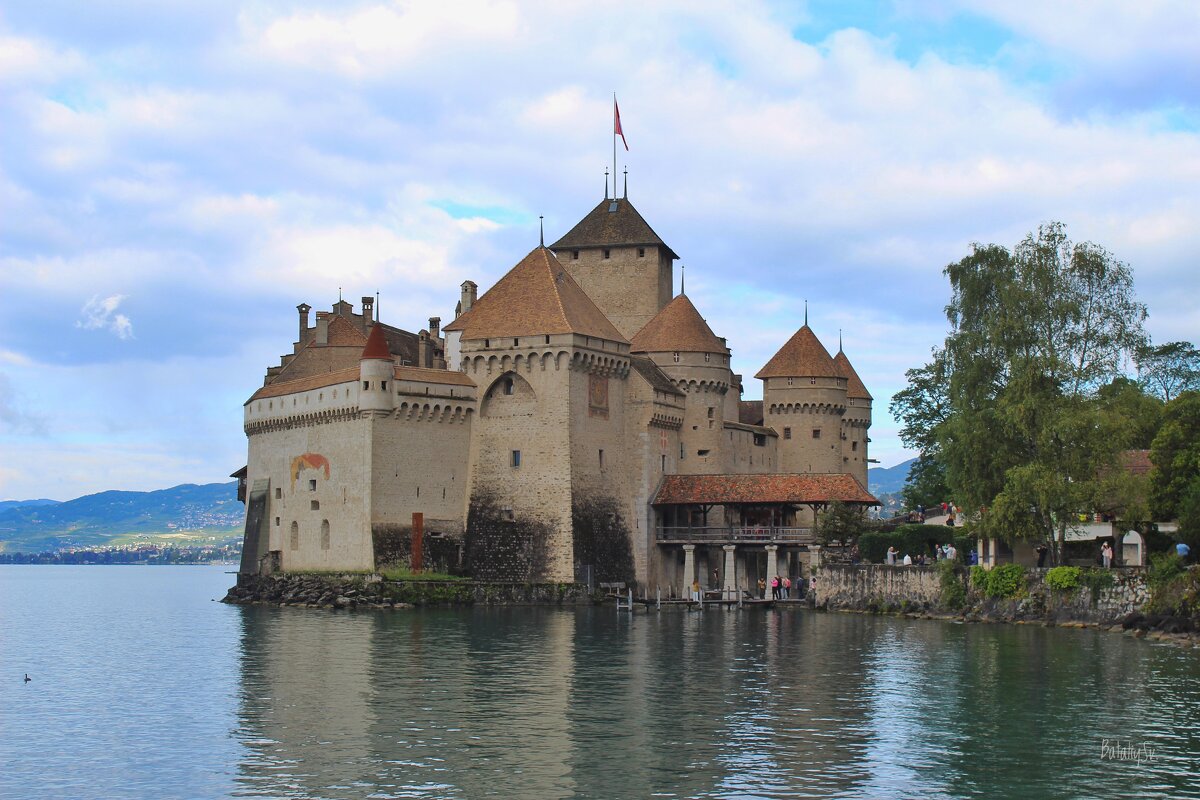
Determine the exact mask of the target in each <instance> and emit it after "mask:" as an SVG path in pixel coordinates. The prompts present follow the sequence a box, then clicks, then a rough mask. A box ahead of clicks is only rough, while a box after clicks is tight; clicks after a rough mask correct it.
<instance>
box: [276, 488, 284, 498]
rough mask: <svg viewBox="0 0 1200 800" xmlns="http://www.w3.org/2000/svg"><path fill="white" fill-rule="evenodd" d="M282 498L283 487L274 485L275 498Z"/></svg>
mask: <svg viewBox="0 0 1200 800" xmlns="http://www.w3.org/2000/svg"><path fill="white" fill-rule="evenodd" d="M282 498H283V489H281V488H279V487H278V486H276V487H275V499H276V500H280V499H282Z"/></svg>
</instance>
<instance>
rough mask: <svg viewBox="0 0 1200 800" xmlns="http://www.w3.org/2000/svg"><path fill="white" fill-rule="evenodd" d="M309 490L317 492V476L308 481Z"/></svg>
mask: <svg viewBox="0 0 1200 800" xmlns="http://www.w3.org/2000/svg"><path fill="white" fill-rule="evenodd" d="M308 490H309V491H310V492H315V491H316V490H317V479H316V478H313V479H311V480H310V481H309V482H308Z"/></svg>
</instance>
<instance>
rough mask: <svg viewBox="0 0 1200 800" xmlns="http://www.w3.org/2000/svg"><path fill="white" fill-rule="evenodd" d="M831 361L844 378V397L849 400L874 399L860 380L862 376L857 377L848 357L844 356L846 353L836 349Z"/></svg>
mask: <svg viewBox="0 0 1200 800" xmlns="http://www.w3.org/2000/svg"><path fill="white" fill-rule="evenodd" d="M833 363H834V364H835V365H836V366H837V368H838V370H839V371H840V372H841V373H842V377H843V378H845V379H846V397H848V398H849V399H851V400H874V399H875V398H873V397H871V393H870V392H868V391H867V386H866V384H864V383H863V382H862V378H860V377H858V373H857V372H855V371H854V367H853V366H852V365H851V364H850V359H848V358H846V354H845V353H843V352H842V351H841V350H838V354H837V355H836V356H834V357H833Z"/></svg>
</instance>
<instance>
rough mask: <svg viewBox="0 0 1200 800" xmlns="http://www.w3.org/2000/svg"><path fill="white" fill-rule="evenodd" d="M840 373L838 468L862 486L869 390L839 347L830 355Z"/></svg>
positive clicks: (865, 454) (864, 483)
mask: <svg viewBox="0 0 1200 800" xmlns="http://www.w3.org/2000/svg"><path fill="white" fill-rule="evenodd" d="M833 363H834V364H835V365H836V366H837V368H838V370H839V371H840V372H841V374H842V376H843V377H844V378H845V379H846V384H847V385H846V398H847V406H846V413H845V415H843V416H842V464H843V465H844V466H843V468H842V471H843V472H849V473H850V474H851V475H853V476H854V477H855V478H857V479H858V482H859V483H861V484H862V485H863V486H864V487H865V486H866V485H867V444H868V443H869V442H870V441H871V439H870V437H869V436H868V435H867V432H868V431H869V430H870V428H871V402H872V399H873V398H872V397H871V393H870V392H868V391H867V387H866V385H865V384H864V383H863V382H862V378H860V377H858V373H857V372H855V371H854V367H853V366H852V365H851V364H850V359H849V358H847V357H846V354H845V353H844V352H842V350H841V349H840V348H839V349H838V354H837V355H836V356H834V357H833Z"/></svg>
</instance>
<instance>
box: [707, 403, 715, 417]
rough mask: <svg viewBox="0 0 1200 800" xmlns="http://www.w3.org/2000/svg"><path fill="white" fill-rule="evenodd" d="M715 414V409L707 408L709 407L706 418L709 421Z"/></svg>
mask: <svg viewBox="0 0 1200 800" xmlns="http://www.w3.org/2000/svg"><path fill="white" fill-rule="evenodd" d="M715 413H716V409H715V408H713V407H712V406H709V407H708V418H709V419H712V418H713V415H714V414H715Z"/></svg>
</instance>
